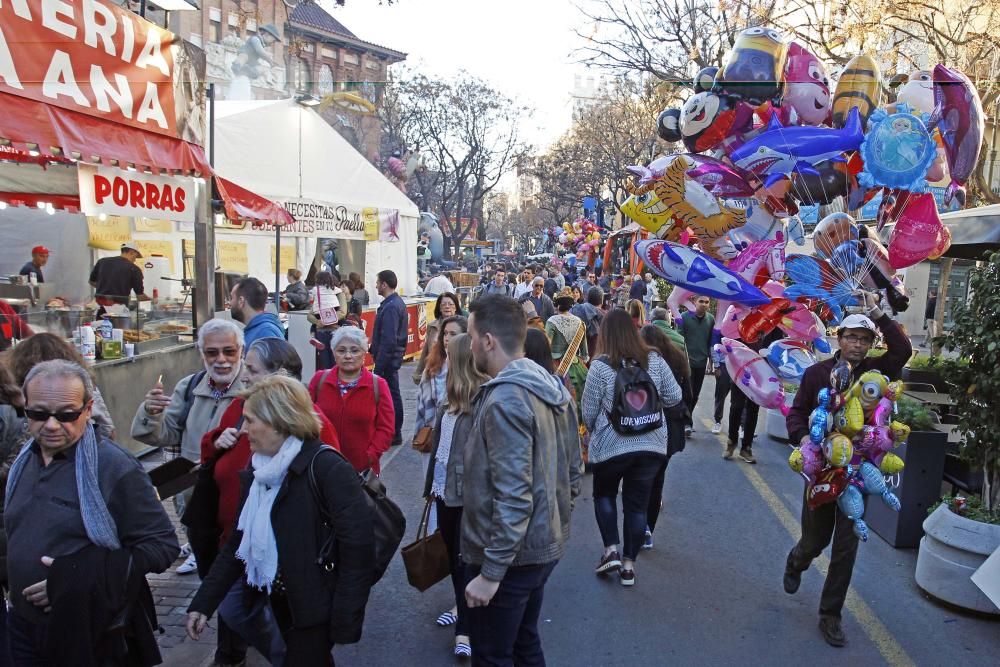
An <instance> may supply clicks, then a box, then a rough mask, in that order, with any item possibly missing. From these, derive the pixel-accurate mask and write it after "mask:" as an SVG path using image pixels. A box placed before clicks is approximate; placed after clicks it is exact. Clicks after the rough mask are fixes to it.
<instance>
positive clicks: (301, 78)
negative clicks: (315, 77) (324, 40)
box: [292, 58, 312, 93]
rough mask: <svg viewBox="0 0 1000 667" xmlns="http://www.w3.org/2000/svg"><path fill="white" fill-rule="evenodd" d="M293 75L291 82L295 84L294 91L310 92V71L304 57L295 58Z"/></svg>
mask: <svg viewBox="0 0 1000 667" xmlns="http://www.w3.org/2000/svg"><path fill="white" fill-rule="evenodd" d="M293 77H294V78H293V79H292V82H293V83H294V84H295V90H296V91H298V92H302V93H308V92H312V72H311V71H310V68H309V63H308V62H307V61H306V59H305V58H296V59H295V71H294V74H293Z"/></svg>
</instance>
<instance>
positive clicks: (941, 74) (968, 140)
mask: <svg viewBox="0 0 1000 667" xmlns="http://www.w3.org/2000/svg"><path fill="white" fill-rule="evenodd" d="M933 76H934V104H935V110H934V117H933V119H932V121H931V126H932V127H937V128H938V129H939V130H940V132H941V138H942V140H943V141H944V147H945V153H946V154H947V156H948V171H949V172H950V173H951V183H950V184H949V185H948V190H947V192H946V193H945V203H947V204H950V203H951V201H952V199H954V198H956V197H957V198H958V202H959V204H960V205H962V206H964V205H965V188H964V187H963V186H964V185H965V182H966V181H967V180H968V179H969V176H971V175H972V172H973V170H974V169H975V167H976V162H977V161H978V160H979V151H980V150H981V148H982V144H983V131H984V118H983V104H982V102H981V101H980V99H979V93H978V92H977V91H976V87H975V86H974V85H972V82H971V81H969V77H967V76H965V75H964V74H962V73H961V72H959V71H958V70H954V69H951V68H950V67H945V66H944V65H935V67H934V74H933Z"/></svg>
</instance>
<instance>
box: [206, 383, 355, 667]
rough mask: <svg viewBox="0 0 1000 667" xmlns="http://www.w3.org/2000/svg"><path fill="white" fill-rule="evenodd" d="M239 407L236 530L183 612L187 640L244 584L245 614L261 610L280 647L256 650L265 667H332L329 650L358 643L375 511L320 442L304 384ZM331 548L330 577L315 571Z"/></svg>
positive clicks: (258, 392) (260, 392)
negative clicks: (243, 447)
mask: <svg viewBox="0 0 1000 667" xmlns="http://www.w3.org/2000/svg"><path fill="white" fill-rule="evenodd" d="M244 398H245V403H244V406H243V415H244V423H243V427H242V431H244V432H245V433H246V434H247V437H248V439H249V441H250V448H251V450H252V451H253V452H254V453H253V456H252V458H251V463H250V465H251V469H248V470H246V471H244V472H242V473H240V476H241V483H242V501H241V509H240V515H239V519H238V520H237V529H236V530H235V531H233V533H232V535H231V537H230V539H229V541H228V542H227V543H226V546H225V547H224V549H223V551H222V553H221V554H220V555H219V556H218V558H216V560H215V562H214V563H213V564H212V569H211V570H210V571H209V573H208V576H207V577H206V578H205V580H204V581H203V582H202V585H201V588H199V589H198V593H197V594H196V595H195V598H194V600H193V601H192V602H191V606H190V607H189V608H188V623H187V630H188V635H189V636H190V637H191V638H192V639H197V638H198V637H199V636H200V635H201V633H202V631H203V630H204V629H205V625H206V623H207V622H208V618H209V616H210V615H211V614H212V613H213V612H214V611H215V610H216V608H217V607H218V606H219V604H220V603H221V602H222V600H223V598H225V596H226V593H227V592H228V591H229V589H230V588H231V587H232V585H233V584H234V583H235V582H236V581H237V579H239V578H240V577H242V578H243V580H244V582H245V583H246V585H247V595H246V596H245V599H246V600H248V601H249V604H250V606H251V609H252V610H256V609H259V606H260V605H267V606H269V607H270V611H271V612H272V613H273V614H274V617H275V619H276V621H277V623H278V627H279V628H281V632H282V637H281V638H282V639H283V643H284V646H283V647H281V646H280V645H276V643H275V642H272V643H270V645H267V644H265V645H264V646H257V645H256V643H255V647H256V648H257V649H258V650H260V651H261V652H262V653H264V654H265V655H266V656H267V657H268V658H269V659H270V660H271V662H272V664H287V665H303V666H312V665H317V666H318V665H332V664H333V657H332V655H331V649H332V648H333V645H334V644H335V643H336V644H350V643H353V642H356V641H358V640H359V639H360V638H361V626H362V623H363V621H364V615H365V605H366V604H367V602H368V593H369V591H370V590H371V586H372V583H373V579H374V569H373V566H372V563H373V562H374V558H375V536H374V532H373V518H374V514H373V508H372V506H371V504H370V501H369V500H368V498H367V497H366V496H365V494H364V491H363V490H362V488H361V484H360V483H359V481H358V477H357V474H356V473H355V472H354V468H353V467H352V466H351V464H350V463H348V462H347V460H346V459H344V458H343V457H342V456H341V455H340V454H339V453H337V452H335V451H334V450H332V449H329V448H328V447H325V446H324V445H323V444H322V443H321V442H320V441H319V432H320V425H319V419H318V418H317V417H316V414H315V412H314V410H313V405H312V400H311V399H310V398H309V393H308V392H307V391H306V389H305V387H303V386H302V384H300V383H299V382H297V381H295V380H294V379H292V378H289V377H284V376H271V377H268V378H265V379H264V380H261V381H259V382H257V383H256V384H254V386H253V387H251V388H250V389H249V390H248V391H247V392H246V393H245V395H244ZM310 469H311V470H312V475H310ZM310 476H312V477H313V478H314V479H315V488H313V487H312V486H311V483H310ZM317 502H322V504H323V507H322V508H321V507H320V506H319V505H318V504H317ZM324 515H325V516H328V517H330V518H331V521H332V522H333V525H332V526H329V527H328V526H326V525H325V524H324V518H323V517H324ZM330 538H332V539H333V541H334V544H335V545H336V546H335V549H334V550H333V552H332V553H331V554H330V558H329V559H326V560H327V561H329V562H333V563H335V564H336V567H324V566H322V565H319V564H317V558H318V557H319V556H320V554H321V550H322V549H323V546H324V544H326V543H327V541H328V539H330ZM248 630H249V634H250V635H251V637H252V635H253V629H252V628H251V629H248ZM282 650H283V651H284V655H282Z"/></svg>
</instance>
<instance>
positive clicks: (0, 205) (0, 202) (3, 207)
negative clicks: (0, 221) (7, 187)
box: [0, 201, 7, 211]
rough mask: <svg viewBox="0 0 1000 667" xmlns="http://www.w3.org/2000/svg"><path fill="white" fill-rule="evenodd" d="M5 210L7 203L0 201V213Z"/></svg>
mask: <svg viewBox="0 0 1000 667" xmlns="http://www.w3.org/2000/svg"><path fill="white" fill-rule="evenodd" d="M6 208H7V202H5V201H0V211H3V210H5V209H6Z"/></svg>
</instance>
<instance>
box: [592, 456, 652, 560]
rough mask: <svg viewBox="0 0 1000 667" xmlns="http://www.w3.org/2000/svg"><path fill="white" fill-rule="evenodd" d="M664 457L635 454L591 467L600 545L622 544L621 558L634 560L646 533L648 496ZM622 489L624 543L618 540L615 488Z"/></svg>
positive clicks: (616, 490) (616, 495)
mask: <svg viewBox="0 0 1000 667" xmlns="http://www.w3.org/2000/svg"><path fill="white" fill-rule="evenodd" d="M665 459H666V457H665V456H659V455H657V454H649V453H645V452H638V453H635V454H623V455H622V456H616V457H615V458H613V459H610V460H608V461H604V462H603V463H595V464H594V514H595V515H596V517H597V527H598V528H599V529H600V531H601V539H603V540H604V546H605V547H609V546H611V545H612V544H622V556H623V557H624V558H628V559H629V560H633V561H634V560H635V557H636V556H637V555H639V547H640V546H641V545H642V542H643V539H644V538H645V533H646V524H647V521H648V517H647V513H648V511H649V496H650V493H651V492H652V490H653V480H654V479H655V478H656V475H657V473H658V472H660V468H661V467H663V464H664V460H665ZM619 486H621V490H622V514H623V515H624V520H623V524H624V529H625V531H624V532H625V541H624V542H623V543H621V542H619V540H618V505H617V502H616V501H617V499H618V487H619Z"/></svg>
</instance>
